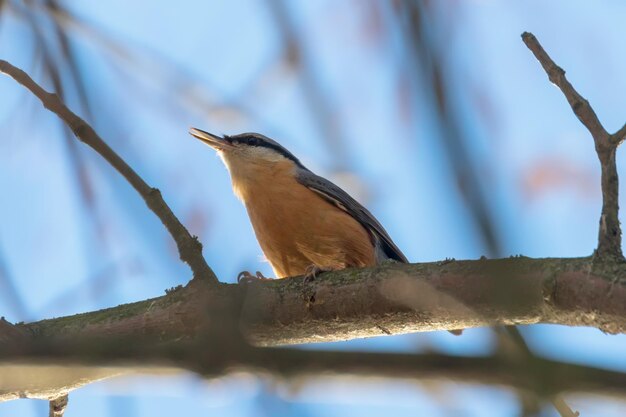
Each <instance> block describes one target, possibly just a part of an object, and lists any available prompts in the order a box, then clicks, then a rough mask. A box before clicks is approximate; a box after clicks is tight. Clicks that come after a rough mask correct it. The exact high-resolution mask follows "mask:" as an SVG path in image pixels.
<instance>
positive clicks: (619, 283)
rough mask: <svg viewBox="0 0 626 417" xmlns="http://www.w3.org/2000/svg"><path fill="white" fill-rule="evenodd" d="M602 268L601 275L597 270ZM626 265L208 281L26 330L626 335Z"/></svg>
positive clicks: (477, 266)
mask: <svg viewBox="0 0 626 417" xmlns="http://www.w3.org/2000/svg"><path fill="white" fill-rule="evenodd" d="M592 266H593V270H592ZM625 277H626V265H611V266H610V267H607V269H606V270H602V265H601V264H598V262H597V260H596V261H595V264H593V265H592V258H572V259H530V258H523V257H517V258H508V259H499V260H479V261H452V262H447V263H425V264H386V265H383V266H380V267H374V268H366V269H346V270H343V271H336V272H329V273H325V274H322V275H321V276H320V277H318V278H317V279H316V280H315V281H314V282H312V283H302V279H301V278H298V277H295V278H286V279H281V280H275V281H268V282H255V283H252V284H249V285H236V284H220V285H218V286H207V285H202V284H200V283H192V285H190V286H188V287H186V288H181V289H179V290H177V291H173V292H170V293H169V294H167V295H165V296H163V297H159V298H154V299H151V300H146V301H141V302H137V303H133V304H126V305H121V306H119V307H115V308H109V309H105V310H100V311H96V312H91V313H84V314H78V315H75V316H69V317H61V318H56V319H51V320H42V321H39V322H34V323H27V324H21V325H18V326H17V328H18V329H21V330H22V331H25V332H28V333H30V334H33V335H35V336H38V337H47V336H51V335H57V336H59V337H67V338H75V337H78V336H88V335H97V336H99V337H103V338H107V337H118V336H125V335H134V334H141V335H145V336H152V337H154V338H156V339H157V340H159V341H166V340H177V339H180V338H188V337H193V336H194V335H195V334H196V331H197V330H198V326H199V325H200V323H201V321H202V319H203V318H204V317H206V315H207V308H208V307H207V306H211V307H212V310H211V311H210V312H209V315H211V316H213V317H218V318H219V317H220V314H222V313H221V311H229V310H227V309H228V308H231V306H234V308H237V309H238V311H239V313H238V314H240V322H239V323H238V327H241V328H242V329H243V332H244V335H245V336H246V338H247V339H248V340H249V341H250V342H251V343H253V344H255V345H262V346H272V345H284V344H299V343H311V342H332V341H340V340H351V339H356V338H362V337H371V336H382V335H388V334H403V333H411V332H418V331H433V330H453V329H462V328H468V327H477V326H489V325H494V324H534V323H553V324H562V325H569V326H592V327H597V328H599V329H601V330H602V331H604V332H607V333H626V279H625Z"/></svg>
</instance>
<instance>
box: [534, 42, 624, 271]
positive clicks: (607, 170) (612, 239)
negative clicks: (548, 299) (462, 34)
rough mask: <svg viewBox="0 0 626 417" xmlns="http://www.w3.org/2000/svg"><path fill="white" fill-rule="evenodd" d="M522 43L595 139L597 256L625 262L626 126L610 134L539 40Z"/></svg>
mask: <svg viewBox="0 0 626 417" xmlns="http://www.w3.org/2000/svg"><path fill="white" fill-rule="evenodd" d="M522 40H523V41H524V43H525V44H526V46H527V47H528V49H530V50H531V51H532V53H533V54H534V55H535V57H536V58H537V60H538V61H539V62H540V63H541V66H542V67H543V69H544V70H545V72H546V73H547V74H548V78H549V79H550V81H551V82H552V83H553V84H555V85H556V86H557V87H559V89H560V90H561V92H562V93H563V94H564V95H565V98H566V99H567V101H568V103H569V105H570V106H571V107H572V110H573V111H574V114H576V117H578V119H579V120H580V121H581V122H582V124H583V125H585V127H586V128H587V130H588V131H589V133H591V136H592V137H593V140H594V143H595V148H596V152H597V154H598V158H599V159H600V166H601V167H602V177H601V183H602V214H601V216H600V228H599V232H598V249H597V250H596V255H597V256H598V257H600V258H607V259H612V260H615V261H620V262H621V261H624V256H623V254H622V229H621V227H620V223H619V218H618V213H619V205H618V193H619V184H618V177H617V166H616V164H615V152H616V150H617V146H618V145H619V144H620V143H621V142H622V141H623V140H624V137H625V136H626V125H625V126H624V127H622V128H621V129H620V130H619V131H617V132H616V133H615V134H614V135H610V134H609V133H608V132H607V131H606V130H605V129H604V127H603V126H602V124H601V123H600V120H598V116H597V115H596V113H595V112H594V111H593V109H592V108H591V105H590V104H589V102H588V101H587V100H586V99H585V98H584V97H582V96H581V95H580V94H578V92H577V91H576V90H575V89H574V87H573V86H572V84H570V82H569V81H568V80H567V78H565V71H564V70H563V69H562V68H561V67H559V66H558V65H556V64H555V63H554V61H553V60H552V58H550V56H549V55H548V53H547V52H546V51H545V50H544V49H543V47H542V46H541V44H540V43H539V41H538V40H537V38H536V37H535V36H534V35H533V34H532V33H528V32H524V33H523V34H522Z"/></svg>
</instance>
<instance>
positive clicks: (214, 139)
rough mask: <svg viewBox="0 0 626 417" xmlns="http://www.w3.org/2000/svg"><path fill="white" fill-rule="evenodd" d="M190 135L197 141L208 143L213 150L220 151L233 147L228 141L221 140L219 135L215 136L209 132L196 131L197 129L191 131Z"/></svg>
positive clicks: (193, 128)
mask: <svg viewBox="0 0 626 417" xmlns="http://www.w3.org/2000/svg"><path fill="white" fill-rule="evenodd" d="M189 134H190V135H191V136H193V137H194V138H196V139H200V140H201V141H202V142H204V143H206V144H207V145H209V146H210V147H211V148H213V149H215V150H218V151H221V150H224V149H227V148H230V147H232V145H231V144H230V142H228V141H227V140H226V139H224V138H221V137H219V136H217V135H213V134H211V133H209V132H205V131H204V130H201V129H196V128H195V127H192V128H191V129H189Z"/></svg>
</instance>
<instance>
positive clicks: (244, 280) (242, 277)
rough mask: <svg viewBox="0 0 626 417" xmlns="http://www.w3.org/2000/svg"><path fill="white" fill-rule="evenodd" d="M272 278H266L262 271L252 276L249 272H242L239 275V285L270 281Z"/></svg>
mask: <svg viewBox="0 0 626 417" xmlns="http://www.w3.org/2000/svg"><path fill="white" fill-rule="evenodd" d="M268 280H271V278H266V277H265V276H264V275H263V274H262V273H261V271H256V274H255V275H252V274H251V273H250V272H248V271H242V272H240V273H239V274H238V275H237V284H249V283H251V282H254V281H268Z"/></svg>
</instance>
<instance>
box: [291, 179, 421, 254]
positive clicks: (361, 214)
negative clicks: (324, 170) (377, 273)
mask: <svg viewBox="0 0 626 417" xmlns="http://www.w3.org/2000/svg"><path fill="white" fill-rule="evenodd" d="M296 179H297V180H298V182H299V183H300V184H302V185H304V186H305V187H307V188H309V189H310V190H311V191H314V192H316V193H317V194H319V195H320V197H322V198H324V199H325V200H326V201H328V202H329V203H331V204H334V205H335V206H337V207H338V208H340V209H341V210H343V211H345V212H346V213H348V214H349V215H351V216H352V217H353V218H354V219H355V220H356V221H358V222H359V223H360V224H361V225H362V226H363V227H364V228H365V229H366V230H367V231H368V233H369V234H370V236H371V237H372V240H373V242H374V245H375V247H376V258H377V260H378V262H379V263H380V262H381V261H383V260H385V259H394V260H396V261H399V262H406V263H408V262H409V261H408V260H407V259H406V257H405V256H404V254H403V253H402V251H401V250H400V249H398V247H397V246H396V245H395V243H393V241H392V240H391V237H389V235H388V234H387V232H386V231H385V229H384V228H383V226H382V225H381V224H380V223H379V222H378V220H376V218H375V217H374V216H373V215H372V213H370V212H369V211H368V210H367V209H366V208H365V207H363V206H362V205H361V204H359V202H358V201H356V200H355V199H354V198H352V197H351V196H350V195H349V194H348V193H347V192H345V191H344V190H342V189H341V188H339V187H338V186H336V185H335V184H333V183H332V182H330V181H328V180H327V179H325V178H322V177H320V176H318V175H315V174H314V173H312V172H311V171H309V170H307V169H302V168H297V173H296Z"/></svg>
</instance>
